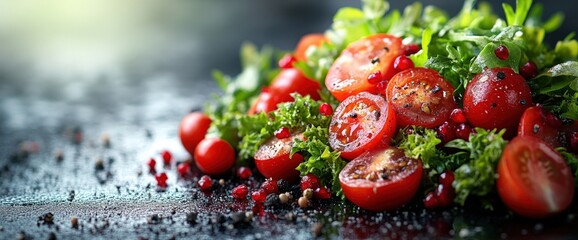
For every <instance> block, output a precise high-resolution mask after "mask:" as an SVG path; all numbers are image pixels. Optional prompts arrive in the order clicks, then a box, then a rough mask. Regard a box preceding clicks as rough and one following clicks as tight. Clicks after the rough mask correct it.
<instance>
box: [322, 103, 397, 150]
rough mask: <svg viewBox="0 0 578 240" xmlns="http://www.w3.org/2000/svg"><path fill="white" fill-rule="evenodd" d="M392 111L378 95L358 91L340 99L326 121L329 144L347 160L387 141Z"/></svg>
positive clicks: (392, 126) (392, 128) (392, 124)
mask: <svg viewBox="0 0 578 240" xmlns="http://www.w3.org/2000/svg"><path fill="white" fill-rule="evenodd" d="M395 130H396V122H395V113H394V112H393V110H392V108H391V107H390V106H389V105H388V104H387V102H386V101H385V99H383V98H382V97H381V96H379V95H373V94H370V93H366V92H362V93H359V94H357V95H354V96H351V97H349V98H347V99H345V101H343V102H342V103H341V104H339V106H338V107H337V109H336V110H335V114H334V115H333V117H332V119H331V123H330V125H329V144H330V145H331V147H332V148H333V149H334V150H335V151H339V152H341V157H343V158H345V159H347V160H351V159H354V158H356V157H357V156H359V155H361V154H362V153H363V152H365V151H369V150H372V149H374V148H376V147H379V146H387V145H389V140H390V138H391V137H392V136H393V135H394V134H395Z"/></svg>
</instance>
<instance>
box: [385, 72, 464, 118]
mask: <svg viewBox="0 0 578 240" xmlns="http://www.w3.org/2000/svg"><path fill="white" fill-rule="evenodd" d="M453 92H454V87H453V86H452V85H451V84H450V83H449V82H448V81H446V80H445V79H444V78H443V77H442V76H440V75H439V74H438V73H437V72H436V71H435V70H433V69H427V68H410V69H407V70H405V71H401V72H399V73H398V74H396V75H394V76H393V77H392V78H391V80H390V81H389V83H388V84H387V92H386V96H387V100H388V101H389V102H390V103H391V105H392V106H393V109H394V110H395V116H396V118H397V125H398V126H400V127H405V126H408V125H417V126H423V127H426V128H433V127H436V126H439V125H441V124H442V123H444V122H445V121H446V120H448V119H449V118H450V115H451V113H452V110H453V109H454V108H456V103H455V101H454V98H453Z"/></svg>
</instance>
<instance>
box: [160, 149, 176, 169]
mask: <svg viewBox="0 0 578 240" xmlns="http://www.w3.org/2000/svg"><path fill="white" fill-rule="evenodd" d="M161 155H162V157H163V162H164V164H165V165H170V164H171V160H172V159H173V155H172V154H171V153H170V152H169V151H167V150H164V151H163V152H162V153H161Z"/></svg>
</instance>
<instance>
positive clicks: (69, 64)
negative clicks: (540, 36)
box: [0, 0, 578, 135]
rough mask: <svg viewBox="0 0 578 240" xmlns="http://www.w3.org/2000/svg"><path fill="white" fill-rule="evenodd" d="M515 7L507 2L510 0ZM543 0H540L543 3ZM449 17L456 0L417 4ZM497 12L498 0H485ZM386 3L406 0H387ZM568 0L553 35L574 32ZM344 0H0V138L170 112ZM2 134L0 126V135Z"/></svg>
mask: <svg viewBox="0 0 578 240" xmlns="http://www.w3.org/2000/svg"><path fill="white" fill-rule="evenodd" d="M508 2H509V3H511V4H514V1H508ZM543 2H545V1H543ZM423 3H424V5H427V4H434V5H438V6H440V7H442V8H444V9H446V10H447V11H448V12H449V13H450V14H455V13H457V12H458V11H459V9H460V8H461V5H462V3H461V2H459V1H455V0H435V1H434V0H431V1H423ZM491 3H492V4H493V5H494V6H495V9H496V10H498V12H501V6H500V4H499V3H498V1H491ZM391 4H392V7H393V8H403V7H404V6H405V5H406V4H408V2H406V1H391ZM568 4H569V3H567V2H566V1H561V0H557V1H548V2H547V6H546V11H545V15H546V16H549V15H550V14H552V13H553V12H556V11H565V12H566V21H565V23H564V25H563V26H562V28H561V29H560V30H558V31H557V33H556V34H557V35H556V37H564V36H566V35H567V34H568V33H570V32H572V31H575V30H576V29H578V27H577V24H576V23H577V22H578V18H577V17H576V16H575V15H573V12H572V8H571V7H568V6H567V5H568ZM360 5H361V4H360V1H351V0H349V1H346V0H316V1H310V0H295V1H269V0H236V1H226V0H211V1H206V0H170V1H169V0H165V1H160V0H123V1H118V0H43V1H37V0H4V1H1V2H0V135H2V133H4V134H6V133H7V129H26V128H30V127H31V126H58V125H59V124H62V123H63V122H82V123H87V124H90V123H98V122H102V121H125V122H129V123H142V122H143V121H149V120H155V119H157V120H158V119H166V118H167V117H169V118H171V119H178V118H180V116H182V115H183V114H184V113H185V112H187V111H189V110H190V109H192V108H197V109H198V108H200V107H201V106H202V103H203V102H205V101H207V100H209V99H210V97H209V94H208V93H209V92H214V91H217V89H216V86H215V85H214V84H213V82H212V80H211V71H212V70H214V69H220V70H222V71H224V72H225V73H226V74H229V75H236V74H237V73H238V72H239V71H240V66H239V57H238V51H239V47H240V46H241V44H242V43H243V42H252V43H254V44H256V45H257V46H263V45H265V44H267V45H270V46H273V47H276V48H279V49H284V50H291V49H292V48H293V47H294V45H295V44H296V42H297V41H298V40H299V38H300V36H301V35H303V34H306V33H311V32H322V31H324V30H325V29H327V28H328V27H329V26H330V24H331V21H332V16H333V14H334V13H335V12H336V11H337V9H339V8H340V7H343V6H354V7H359V6H360ZM3 131H4V132H3Z"/></svg>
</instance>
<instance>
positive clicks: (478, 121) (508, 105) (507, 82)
mask: <svg viewBox="0 0 578 240" xmlns="http://www.w3.org/2000/svg"><path fill="white" fill-rule="evenodd" d="M530 106H532V94H531V92H530V87H528V84H527V83H526V80H525V79H524V78H523V77H522V76H521V75H518V74H516V73H515V72H514V71H513V70H512V69H510V68H492V69H486V70H484V71H483V72H482V73H479V74H478V75H476V76H475V77H474V78H473V79H472V81H471V82H470V83H469V84H468V86H467V87H466V91H465V93H464V111H465V113H466V117H467V118H468V121H469V122H470V124H471V125H472V126H474V127H481V128H485V129H490V130H491V129H504V128H505V129H506V134H505V136H506V137H508V138H511V137H513V136H514V135H515V134H516V132H517V131H516V130H517V129H518V123H519V122H520V117H521V116H522V114H523V113H524V110H526V108H528V107H530Z"/></svg>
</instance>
